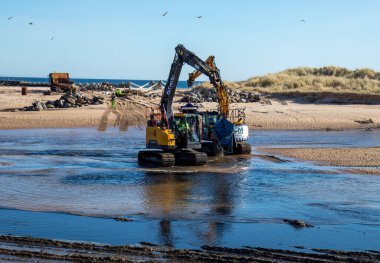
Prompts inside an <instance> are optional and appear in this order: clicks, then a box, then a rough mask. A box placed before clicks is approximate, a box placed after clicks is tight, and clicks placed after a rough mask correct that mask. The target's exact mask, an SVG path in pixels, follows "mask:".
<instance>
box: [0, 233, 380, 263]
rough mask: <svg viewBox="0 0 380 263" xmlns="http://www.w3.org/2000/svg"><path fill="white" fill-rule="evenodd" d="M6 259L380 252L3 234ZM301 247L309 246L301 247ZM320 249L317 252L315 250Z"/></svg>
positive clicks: (303, 256)
mask: <svg viewBox="0 0 380 263" xmlns="http://www.w3.org/2000/svg"><path fill="white" fill-rule="evenodd" d="M0 244H1V245H2V247H1V248H0V260H2V261H12V262H13V261H33V262H34V261H38V262H39V261H65V262H66V261H70V262H279V261H281V262H346V261H355V262H371V261H372V262H374V261H378V260H380V255H379V252H378V251H364V252H361V251H338V250H332V249H308V250H304V251H301V252H297V251H292V250H281V249H270V248H258V247H245V248H227V247H213V246H207V245H205V246H202V247H201V248H200V249H176V248H173V247H167V246H161V245H156V244H151V243H148V242H140V245H139V246H136V245H134V246H132V245H130V246H128V245H121V246H116V245H105V244H93V243H84V242H68V241H59V240H51V239H44V238H33V237H13V236H0ZM297 248H298V249H306V248H304V247H299V246H297ZM315 252H317V253H315Z"/></svg>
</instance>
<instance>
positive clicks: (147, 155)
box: [138, 150, 207, 167]
mask: <svg viewBox="0 0 380 263" xmlns="http://www.w3.org/2000/svg"><path fill="white" fill-rule="evenodd" d="M138 162H139V165H141V166H148V167H172V166H174V165H178V166H201V165H205V164H206V163H207V154H206V153H203V152H197V151H194V150H181V151H178V152H175V153H170V152H161V151H140V152H139V154H138Z"/></svg>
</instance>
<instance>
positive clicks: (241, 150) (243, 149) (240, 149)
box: [233, 142, 252, 154]
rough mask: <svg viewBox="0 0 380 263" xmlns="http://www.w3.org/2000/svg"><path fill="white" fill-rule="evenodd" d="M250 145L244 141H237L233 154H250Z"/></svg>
mask: <svg viewBox="0 0 380 263" xmlns="http://www.w3.org/2000/svg"><path fill="white" fill-rule="evenodd" d="M251 150H252V146H251V145H250V144H248V143H246V142H238V143H237V144H236V147H235V148H234V152H233V154H251Z"/></svg>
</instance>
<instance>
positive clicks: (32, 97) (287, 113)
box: [0, 86, 380, 131]
mask: <svg viewBox="0 0 380 263" xmlns="http://www.w3.org/2000/svg"><path fill="white" fill-rule="evenodd" d="M47 90H49V88H46V87H33V88H32V89H31V90H30V92H29V93H28V94H27V95H26V96H22V95H21V88H20V87H12V88H11V87H4V86H0V130H4V129H7V130H9V129H35V128H83V127H96V126H98V125H99V123H100V121H101V119H102V116H103V115H104V114H105V112H106V111H107V110H108V108H109V106H108V105H107V104H109V100H110V98H109V97H110V94H109V92H99V91H95V92H94V91H86V92H84V94H86V95H88V96H103V97H105V103H104V104H101V105H90V106H83V107H79V108H67V109H57V108H55V109H47V110H42V111H21V110H19V109H21V108H24V107H28V106H31V105H32V103H33V102H35V101H48V100H56V99H58V98H59V97H60V96H61V95H62V94H52V95H43V92H44V91H47ZM180 98H181V97H180V96H177V97H175V99H174V104H173V108H174V110H177V109H178V108H179V107H180V106H181V105H183V104H184V103H179V102H178V101H179V99H180ZM130 99H131V100H134V101H135V102H136V103H139V105H141V104H143V105H146V106H147V108H150V107H152V106H154V105H157V104H158V103H159V101H160V98H159V97H155V98H151V97H143V96H139V95H131V96H130ZM117 101H118V103H119V104H118V105H121V106H120V109H121V110H123V106H122V105H123V103H124V104H125V103H126V100H123V99H117ZM196 105H198V106H199V108H200V110H210V109H216V108H217V103H215V102H203V103H197V104H196ZM124 108H125V107H124ZM234 108H244V109H245V113H246V124H247V125H248V126H249V127H250V129H251V130H326V131H340V130H347V129H378V128H380V114H379V112H380V105H366V104H344V105H337V104H311V103H300V102H293V101H288V100H287V101H284V100H283V101H280V100H277V99H271V100H269V99H266V98H265V100H264V101H263V102H262V103H260V102H251V103H230V109H234ZM139 111H140V112H139ZM123 113H126V114H127V118H128V121H129V124H130V125H131V126H133V125H134V124H136V121H139V122H140V123H139V124H142V123H144V124H145V120H144V119H142V118H141V116H143V115H144V114H143V113H142V112H141V106H140V108H136V109H132V110H130V111H127V110H126V111H124V112H123ZM138 113H140V114H138ZM115 117H116V116H114V114H110V115H109V119H108V125H110V126H111V125H112V124H113V123H114V121H115V119H116V118H115Z"/></svg>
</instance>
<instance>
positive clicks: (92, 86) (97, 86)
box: [77, 83, 115, 91]
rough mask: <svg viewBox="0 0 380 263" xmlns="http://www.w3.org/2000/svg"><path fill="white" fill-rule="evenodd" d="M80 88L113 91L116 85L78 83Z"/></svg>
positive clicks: (83, 89) (82, 89)
mask: <svg viewBox="0 0 380 263" xmlns="http://www.w3.org/2000/svg"><path fill="white" fill-rule="evenodd" d="M77 86H78V87H79V90H81V91H86V90H95V91H113V90H114V88H115V87H114V86H113V85H112V84H110V83H84V84H83V83H78V84H77Z"/></svg>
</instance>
